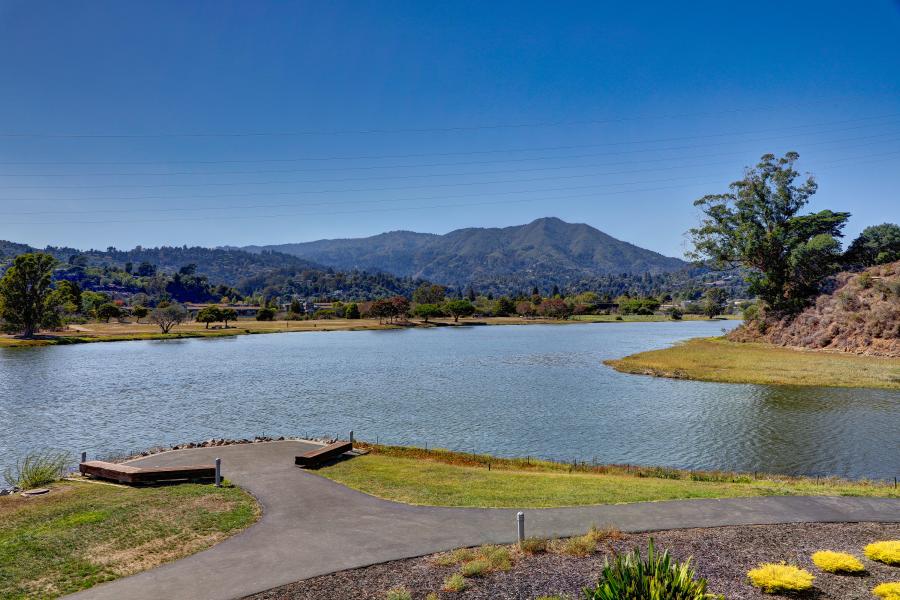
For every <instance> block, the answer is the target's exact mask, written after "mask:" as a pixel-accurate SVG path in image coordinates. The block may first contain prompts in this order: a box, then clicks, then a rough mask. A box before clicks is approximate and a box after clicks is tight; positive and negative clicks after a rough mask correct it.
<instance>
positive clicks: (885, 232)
mask: <svg viewBox="0 0 900 600" xmlns="http://www.w3.org/2000/svg"><path fill="white" fill-rule="evenodd" d="M844 258H845V262H846V263H847V264H848V266H851V267H872V266H874V265H883V264H886V263H889V262H894V261H896V260H900V226H897V225H895V224H894V223H882V224H881V225H872V226H871V227H866V228H865V229H863V231H862V233H860V234H859V237H857V238H856V239H855V240H853V243H851V244H850V247H849V248H847V252H846V253H845V254H844Z"/></svg>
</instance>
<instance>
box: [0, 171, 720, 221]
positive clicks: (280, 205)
mask: <svg viewBox="0 0 900 600" xmlns="http://www.w3.org/2000/svg"><path fill="white" fill-rule="evenodd" d="M702 177H711V175H688V176H685V177H667V178H664V179H651V180H646V179H642V180H639V181H623V182H618V183H593V184H589V185H576V186H563V187H552V188H543V189H537V190H535V189H533V188H528V189H524V190H504V191H500V192H490V195H492V196H505V195H511V194H534V193H543V192H560V191H572V190H588V189H597V188H607V187H613V186H623V185H641V184H648V183H664V182H670V181H684V180H688V179H698V178H702ZM287 193H288V194H292V193H293V192H287ZM484 195H485V192H473V193H468V194H450V195H441V196H424V197H422V196H419V197H413V198H390V199H376V200H325V201H321V202H304V203H303V206H329V205H332V204H369V203H382V202H422V201H425V200H448V199H454V198H478V197H481V196H484ZM212 197H216V196H212ZM190 198H194V197H193V196H189V197H187V198H183V197H182V198H177V200H180V201H185V200H187V199H190ZM80 201H84V200H83V199H82V200H80ZM297 206H298V205H297V203H296V202H289V203H275V204H255V203H254V204H244V205H231V206H220V205H215V206H208V205H207V206H201V207H185V206H177V207H166V208H140V207H138V208H97V209H87V210H41V211H27V212H14V213H10V212H7V213H0V214H6V215H13V216H24V215H57V214H63V215H69V214H75V215H80V214H96V213H132V212H140V213H157V212H198V211H202V210H210V209H214V210H247V209H257V208H294V207H297Z"/></svg>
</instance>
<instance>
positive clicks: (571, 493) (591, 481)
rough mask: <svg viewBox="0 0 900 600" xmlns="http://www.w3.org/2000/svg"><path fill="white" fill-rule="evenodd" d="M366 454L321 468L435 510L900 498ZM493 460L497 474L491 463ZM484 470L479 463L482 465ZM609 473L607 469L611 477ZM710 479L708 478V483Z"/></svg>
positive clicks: (774, 481) (738, 479) (840, 486)
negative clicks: (722, 500)
mask: <svg viewBox="0 0 900 600" xmlns="http://www.w3.org/2000/svg"><path fill="white" fill-rule="evenodd" d="M372 448H373V452H372V453H370V454H367V455H365V456H361V457H358V458H354V459H352V460H347V461H343V462H340V463H337V464H334V465H332V466H329V467H325V468H323V469H320V470H319V471H318V473H319V474H321V475H323V476H324V477H327V478H329V479H332V480H334V481H336V482H339V483H342V484H344V485H346V486H348V487H351V488H353V489H356V490H359V491H361V492H365V493H367V494H371V495H373V496H378V497H380V498H386V499H389V500H395V501H398V502H405V503H408V504H422V505H433V506H471V507H498V508H500V507H505V508H516V507H518V508H539V507H553V506H578V505H586V504H611V503H621V502H642V501H650V500H676V499H684V498H729V497H743V496H765V495H854V496H876V495H877V496H890V497H900V493H898V491H897V490H896V489H894V488H892V487H890V486H887V485H876V484H870V483H864V482H860V483H857V482H846V481H833V480H828V481H827V482H825V481H823V482H821V484H816V482H815V480H806V479H796V478H767V479H760V480H754V479H753V477H752V476H747V475H734V474H726V473H699V472H698V473H693V474H692V473H690V472H685V471H676V470H673V469H648V468H645V469H633V470H631V469H628V468H625V467H609V466H604V467H597V468H596V469H592V468H590V467H585V468H584V469H582V468H579V469H577V470H575V471H574V472H571V473H570V472H569V470H568V469H569V467H568V466H567V465H561V464H558V463H545V462H539V461H529V462H528V463H526V461H525V460H521V459H517V460H503V459H496V458H491V457H487V456H480V457H474V458H473V457H472V455H465V454H460V453H452V452H446V451H440V450H436V451H435V450H432V451H424V450H417V449H401V448H399V447H385V446H375V447H372ZM489 462H490V463H491V466H492V468H491V470H488V469H487V464H488V463H489ZM476 465H477V466H476ZM604 471H605V472H604ZM702 479H706V481H702Z"/></svg>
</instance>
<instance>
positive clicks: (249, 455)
mask: <svg viewBox="0 0 900 600" xmlns="http://www.w3.org/2000/svg"><path fill="white" fill-rule="evenodd" d="M312 447H314V446H313V445H312V444H306V443H303V442H292V441H286V442H271V443H262V444H247V445H239V446H225V447H219V448H199V449H193V450H179V451H174V452H167V453H163V454H157V455H155V456H149V457H147V458H142V459H139V460H137V461H134V464H139V465H142V466H171V465H179V464H196V463H199V462H212V460H213V458H215V457H216V456H219V457H221V458H222V471H223V473H224V475H225V476H226V477H228V478H229V479H230V480H231V481H233V482H235V483H237V484H238V485H240V486H242V487H244V488H245V489H247V490H249V491H250V492H251V493H253V494H254V495H255V496H256V497H257V498H258V499H259V501H260V502H261V503H262V506H263V511H264V512H263V517H262V519H260V521H259V522H258V523H257V524H256V525H254V526H252V527H250V528H249V529H247V530H246V531H244V532H242V533H240V534H238V535H236V536H234V537H232V538H230V539H228V540H226V541H224V542H222V543H221V544H218V545H217V546H214V547H213V548H210V549H209V550H206V551H204V552H200V553H199V554H195V555H193V556H189V557H187V558H184V559H182V560H178V561H175V562H173V563H170V564H167V565H163V566H161V567H158V568H156V569H152V570H150V571H146V572H144V573H139V574H137V575H134V576H131V577H127V578H124V579H120V580H117V581H113V582H110V583H106V584H102V585H99V586H96V587H94V588H92V589H89V590H86V591H84V592H81V593H79V594H75V595H73V596H71V597H72V598H80V599H88V598H90V599H97V600H101V599H103V600H105V599H110V600H121V599H123V598H128V599H129V600H142V599H147V600H157V599H159V598H166V599H167V600H178V599H185V600H200V599H208V600H227V599H231V598H240V597H241V596H245V595H248V594H252V593H254V592H259V591H263V590H266V589H269V588H272V587H276V586H279V585H283V584H286V583H290V582H293V581H298V580H300V579H306V578H309V577H314V576H317V575H322V574H325V573H330V572H333V571H339V570H342V569H349V568H354V567H361V566H365V565H369V564H374V563H380V562H384V561H388V560H394V559H400V558H408V557H413V556H420V555H423V554H429V553H432V552H439V551H443V550H449V549H452V548H458V547H461V546H474V545H478V544H484V543H511V542H514V541H515V536H516V529H515V513H516V511H515V510H512V509H509V510H507V509H474V508H434V507H421V506H408V505H405V504H397V503H394V502H388V501H384V500H379V499H377V498H373V497H371V496H367V495H365V494H362V493H359V492H356V491H353V490H351V489H348V488H346V487H344V486H341V485H338V484H336V483H333V482H331V481H329V480H327V479H325V478H323V477H319V476H317V475H314V474H312V473H307V472H305V471H302V470H300V469H298V468H296V467H294V465H293V457H294V456H295V455H296V454H298V453H300V452H303V451H305V450H308V449H310V448H312ZM525 518H526V533H527V535H537V536H542V537H552V536H567V535H576V534H579V533H583V532H584V531H585V530H587V529H588V528H589V527H590V526H591V525H592V524H597V525H598V526H603V525H614V526H616V527H618V528H619V529H621V530H623V531H647V530H658V529H673V528H684V527H709V526H718V525H749V524H763V523H792V522H811V521H832V522H837V521H890V522H898V521H900V500H896V499H894V500H892V499H883V498H828V497H759V498H737V499H723V500H684V501H669V502H644V503H636V504H619V505H606V506H585V507H575V508H555V509H531V510H526V511H525Z"/></svg>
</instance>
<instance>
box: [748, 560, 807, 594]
mask: <svg viewBox="0 0 900 600" xmlns="http://www.w3.org/2000/svg"><path fill="white" fill-rule="evenodd" d="M747 577H748V578H749V579H750V583H751V584H752V585H753V586H755V587H758V588H760V589H761V590H762V591H764V592H766V593H767V594H779V593H785V592H787V593H792V592H793V593H796V592H805V591H808V590H811V589H812V584H813V579H814V577H813V576H812V575H811V574H810V573H809V571H805V570H803V569H801V568H799V567H795V566H793V565H788V564H785V563H779V564H775V563H763V564H761V565H759V567H757V568H755V569H752V570H750V572H749V573H747Z"/></svg>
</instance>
